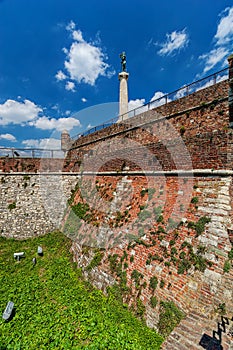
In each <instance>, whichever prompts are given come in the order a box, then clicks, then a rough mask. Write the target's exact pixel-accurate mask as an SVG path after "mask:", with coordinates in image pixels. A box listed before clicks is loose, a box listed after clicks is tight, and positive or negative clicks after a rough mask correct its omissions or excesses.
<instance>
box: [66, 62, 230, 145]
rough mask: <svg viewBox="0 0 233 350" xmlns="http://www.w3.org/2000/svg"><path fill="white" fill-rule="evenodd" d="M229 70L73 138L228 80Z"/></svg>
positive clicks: (196, 82)
mask: <svg viewBox="0 0 233 350" xmlns="http://www.w3.org/2000/svg"><path fill="white" fill-rule="evenodd" d="M228 71H229V68H228V67H227V68H224V69H222V70H220V71H218V72H216V73H214V74H211V75H208V76H207V77H205V78H202V79H199V80H197V81H195V82H193V83H191V84H188V85H185V86H183V87H181V88H179V89H177V90H175V91H173V92H170V93H168V94H164V95H163V96H161V97H159V98H157V99H154V100H151V101H150V102H148V103H146V104H144V105H143V106H140V107H137V108H135V109H133V110H130V111H128V112H127V113H125V114H122V115H120V116H117V117H115V118H112V119H109V120H107V121H106V122H104V123H102V124H100V125H97V126H94V127H92V128H90V129H87V130H86V131H84V132H83V133H79V134H77V135H75V136H73V137H71V139H72V140H73V141H75V140H76V139H78V138H79V137H81V136H86V135H89V134H92V133H94V132H95V131H98V130H102V129H104V128H106V127H108V126H111V125H113V124H116V123H117V122H121V121H124V120H125V119H126V118H132V117H135V116H136V115H138V114H141V113H143V112H147V111H149V110H151V109H154V108H156V107H159V106H162V105H165V104H167V103H169V102H172V101H176V100H178V99H180V98H182V97H186V96H189V95H191V94H193V93H194V92H196V91H199V90H202V89H205V88H207V87H209V86H212V85H215V84H217V83H219V82H221V81H223V80H227V79H228V77H229V76H228Z"/></svg>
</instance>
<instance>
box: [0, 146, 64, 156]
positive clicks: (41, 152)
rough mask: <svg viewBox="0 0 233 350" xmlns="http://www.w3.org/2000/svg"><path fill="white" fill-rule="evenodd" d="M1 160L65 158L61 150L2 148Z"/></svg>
mask: <svg viewBox="0 0 233 350" xmlns="http://www.w3.org/2000/svg"><path fill="white" fill-rule="evenodd" d="M0 158H64V152H63V151H62V150H59V149H42V148H11V147H0Z"/></svg>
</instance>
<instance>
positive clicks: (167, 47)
mask: <svg viewBox="0 0 233 350" xmlns="http://www.w3.org/2000/svg"><path fill="white" fill-rule="evenodd" d="M166 37H167V40H166V42H164V43H162V44H159V45H160V46H161V49H160V50H159V51H158V54H159V55H161V56H165V55H170V54H171V53H173V52H174V51H177V50H180V49H182V48H184V47H185V46H187V44H188V42H189V38H188V34H187V33H186V29H183V30H182V31H180V32H178V31H174V32H172V33H171V34H166Z"/></svg>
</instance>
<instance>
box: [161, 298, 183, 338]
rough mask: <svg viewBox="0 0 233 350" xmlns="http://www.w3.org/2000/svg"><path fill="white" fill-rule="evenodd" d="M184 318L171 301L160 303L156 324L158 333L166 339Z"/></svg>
mask: <svg viewBox="0 0 233 350" xmlns="http://www.w3.org/2000/svg"><path fill="white" fill-rule="evenodd" d="M184 317H185V314H184V313H183V312H182V311H181V310H179V309H178V307H177V306H176V305H175V304H174V303H173V302H172V301H168V302H165V301H161V302H160V313H159V322H158V330H159V333H160V334H162V335H163V336H164V337H167V336H168V335H169V334H170V333H171V332H172V330H173V329H174V328H175V327H176V326H177V325H178V324H179V323H180V321H181V320H182V318H184Z"/></svg>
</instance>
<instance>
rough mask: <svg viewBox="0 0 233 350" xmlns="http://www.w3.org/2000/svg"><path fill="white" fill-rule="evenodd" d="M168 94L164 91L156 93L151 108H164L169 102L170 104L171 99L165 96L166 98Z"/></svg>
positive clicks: (151, 101)
mask: <svg viewBox="0 0 233 350" xmlns="http://www.w3.org/2000/svg"><path fill="white" fill-rule="evenodd" d="M166 95H167V94H165V93H164V92H162V91H156V92H155V93H154V96H153V97H152V98H151V100H150V108H155V107H159V106H162V105H164V104H165V103H166V101H167V102H170V101H171V100H170V99H169V98H165V97H164V96H166Z"/></svg>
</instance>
